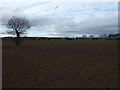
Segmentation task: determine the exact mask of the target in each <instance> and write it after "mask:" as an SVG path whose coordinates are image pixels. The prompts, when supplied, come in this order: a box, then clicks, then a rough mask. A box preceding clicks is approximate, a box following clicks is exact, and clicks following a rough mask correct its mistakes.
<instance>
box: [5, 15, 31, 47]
mask: <svg viewBox="0 0 120 90" xmlns="http://www.w3.org/2000/svg"><path fill="white" fill-rule="evenodd" d="M6 26H7V28H8V29H9V30H7V33H8V34H12V35H16V37H17V38H16V44H17V45H18V44H19V39H20V37H21V35H24V34H26V32H27V30H28V29H29V28H30V27H31V26H30V23H29V20H27V19H26V18H24V17H16V16H13V17H12V18H10V19H9V20H8V23H7V25H6Z"/></svg>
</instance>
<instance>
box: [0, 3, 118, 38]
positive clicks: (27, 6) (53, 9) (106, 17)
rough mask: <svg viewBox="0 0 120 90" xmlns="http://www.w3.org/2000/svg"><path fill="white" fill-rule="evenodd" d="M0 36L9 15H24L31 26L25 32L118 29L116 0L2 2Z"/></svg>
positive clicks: (97, 32) (105, 31)
mask: <svg viewBox="0 0 120 90" xmlns="http://www.w3.org/2000/svg"><path fill="white" fill-rule="evenodd" d="M0 11H2V17H0V36H3V37H5V36H9V35H8V34H7V33H6V30H7V28H6V26H5V24H6V23H7V21H8V19H9V18H11V17H12V16H23V17H26V18H27V19H29V21H30V23H31V28H30V29H29V30H28V34H27V36H33V37H34V36H38V37H45V36H49V37H59V36H63V37H66V36H69V37H76V36H81V35H83V34H86V35H90V34H93V35H96V36H97V35H100V34H110V33H118V26H117V25H118V2H24V3H23V2H21V3H20V2H1V3H0Z"/></svg>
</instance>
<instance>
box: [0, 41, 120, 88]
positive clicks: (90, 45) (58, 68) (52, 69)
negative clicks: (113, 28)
mask: <svg viewBox="0 0 120 90" xmlns="http://www.w3.org/2000/svg"><path fill="white" fill-rule="evenodd" d="M2 45H3V46H2V50H3V51H2V58H3V59H2V63H3V64H2V66H3V68H2V70H3V71H2V72H3V74H2V75H3V78H2V80H3V82H2V84H3V88H116V87H117V85H118V84H117V83H118V43H117V41H115V40H34V41H33V40H28V41H23V42H22V44H21V45H20V46H18V47H17V46H16V45H15V44H14V42H13V41H11V40H3V43H2Z"/></svg>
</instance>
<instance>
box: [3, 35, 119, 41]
mask: <svg viewBox="0 0 120 90" xmlns="http://www.w3.org/2000/svg"><path fill="white" fill-rule="evenodd" d="M20 38H21V39H24V40H56V39H57V40H59V39H65V40H79V39H92V40H98V39H107V40H120V33H118V34H109V35H107V34H102V35H99V36H98V37H95V36H94V35H90V36H87V35H82V37H20ZM2 39H3V40H11V39H15V37H4V38H2Z"/></svg>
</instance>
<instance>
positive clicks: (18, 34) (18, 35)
mask: <svg viewBox="0 0 120 90" xmlns="http://www.w3.org/2000/svg"><path fill="white" fill-rule="evenodd" d="M16 35H17V38H16V45H18V44H19V43H20V33H19V32H18V31H16Z"/></svg>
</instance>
